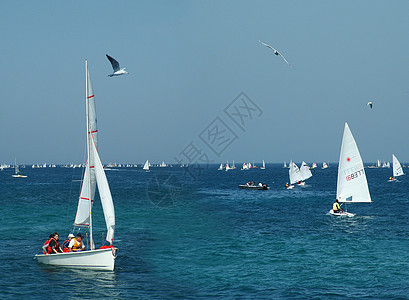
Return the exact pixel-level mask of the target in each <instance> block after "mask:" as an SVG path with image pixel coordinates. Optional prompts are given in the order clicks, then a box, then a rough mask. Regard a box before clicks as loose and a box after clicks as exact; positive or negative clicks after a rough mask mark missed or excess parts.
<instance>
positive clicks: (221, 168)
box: [217, 163, 223, 171]
mask: <svg viewBox="0 0 409 300" xmlns="http://www.w3.org/2000/svg"><path fill="white" fill-rule="evenodd" d="M217 170H219V171H222V170H223V163H220V166H219V168H218V169H217Z"/></svg>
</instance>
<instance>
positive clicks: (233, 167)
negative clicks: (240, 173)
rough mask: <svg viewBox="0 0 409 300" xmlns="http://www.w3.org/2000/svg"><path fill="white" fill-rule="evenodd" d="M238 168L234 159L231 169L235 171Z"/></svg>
mask: <svg viewBox="0 0 409 300" xmlns="http://www.w3.org/2000/svg"><path fill="white" fill-rule="evenodd" d="M235 168H236V166H235V165H234V159H233V164H232V166H231V169H232V170H234V169H235Z"/></svg>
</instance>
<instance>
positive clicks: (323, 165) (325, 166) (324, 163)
mask: <svg viewBox="0 0 409 300" xmlns="http://www.w3.org/2000/svg"><path fill="white" fill-rule="evenodd" d="M326 168H328V165H327V163H326V162H323V163H322V168H321V169H323V170H324V169H326Z"/></svg>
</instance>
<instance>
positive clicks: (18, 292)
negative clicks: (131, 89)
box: [0, 164, 409, 299]
mask: <svg viewBox="0 0 409 300" xmlns="http://www.w3.org/2000/svg"><path fill="white" fill-rule="evenodd" d="M406 170H408V172H409V169H406ZM21 171H22V173H23V174H25V175H28V178H26V179H13V178H12V177H11V174H12V170H10V169H9V170H4V171H2V172H1V173H0V195H1V196H0V205H1V214H0V234H1V247H0V257H1V264H0V274H2V276H1V279H0V289H1V291H2V298H44V296H45V295H46V294H48V295H50V294H49V293H50V292H51V294H53V295H60V296H62V295H63V294H69V295H70V297H71V298H76V297H80V298H88V299H89V298H93V299H97V298H102V297H107V298H114V299H125V298H141V299H174V298H179V299H196V298H204V299H214V298H234V299H266V298H274V299H276V298H287V299H297V298H300V299H302V298H308V299H310V298H316V299H338V298H360V299H361V298H370V299H385V298H394V299H399V298H400V299H408V296H409V268H408V267H409V251H408V250H409V241H408V237H407V233H408V230H409V217H408V214H407V210H408V208H409V196H408V193H407V191H408V183H409V177H408V176H402V177H400V179H399V180H400V182H395V183H389V182H387V179H388V177H389V176H390V175H391V173H392V170H391V169H366V173H367V178H368V182H369V188H370V192H371V196H372V200H373V203H371V204H364V203H362V204H355V205H349V207H348V210H349V211H350V212H353V213H356V217H353V218H336V217H332V216H329V215H327V212H328V211H329V209H330V208H331V205H332V203H333V200H334V198H335V191H336V176H337V174H336V171H337V170H336V167H335V165H332V167H330V168H329V169H326V170H321V169H319V170H317V171H316V172H315V173H314V176H313V177H312V178H311V179H310V180H308V185H307V186H306V187H296V188H295V189H294V190H291V191H289V190H284V189H283V186H284V183H285V182H286V181H287V180H288V169H283V168H282V167H281V166H279V165H269V164H268V165H267V169H266V170H259V169H257V170H249V171H240V170H238V169H236V170H231V171H229V172H225V171H217V166H213V167H212V168H211V169H209V170H206V169H204V170H202V174H199V175H197V176H196V179H194V180H193V179H192V178H191V177H190V176H188V175H187V174H186V173H185V171H184V170H183V169H182V168H179V167H174V168H153V169H152V171H151V172H150V173H145V172H144V171H142V170H141V169H139V168H138V169H135V168H129V169H125V168H121V169H119V170H117V171H107V177H108V181H109V183H110V187H111V192H112V195H113V198H114V202H115V210H116V223H117V227H116V233H115V245H116V246H117V247H118V248H119V256H118V258H117V260H116V266H115V271H113V272H101V271H87V270H71V269H63V268H56V267H45V266H42V265H39V264H37V262H36V261H35V260H33V256H34V255H35V254H36V253H39V249H40V247H41V245H42V244H43V243H44V240H45V239H46V238H47V237H48V235H49V234H50V233H51V232H54V231H58V232H59V233H60V236H61V237H62V238H64V237H65V236H66V235H67V234H68V233H69V231H70V229H71V224H72V222H73V219H74V216H75V212H76V205H77V197H78V191H79V184H80V183H79V182H78V181H73V180H78V179H80V178H81V174H80V172H81V170H80V169H74V170H73V169H65V168H47V169H31V168H25V169H22V170H21ZM249 180H254V181H257V182H258V181H262V182H266V183H268V184H269V185H270V186H271V190H270V191H246V190H239V189H238V188H237V185H238V184H241V183H245V182H247V181H249ZM94 211H95V212H94V225H95V231H96V232H95V240H96V243H97V246H98V243H99V242H102V240H103V237H104V220H103V216H102V213H101V206H100V204H99V203H98V202H97V203H96V205H95V209H94Z"/></svg>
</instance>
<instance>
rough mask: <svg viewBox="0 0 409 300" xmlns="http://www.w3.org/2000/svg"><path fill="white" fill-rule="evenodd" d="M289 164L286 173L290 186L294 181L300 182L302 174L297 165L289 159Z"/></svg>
mask: <svg viewBox="0 0 409 300" xmlns="http://www.w3.org/2000/svg"><path fill="white" fill-rule="evenodd" d="M289 166H290V168H289V170H288V175H289V176H290V186H293V185H294V184H295V183H301V182H302V176H301V172H300V169H299V168H298V166H297V165H296V164H295V163H294V162H293V161H290V165H289Z"/></svg>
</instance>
